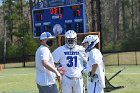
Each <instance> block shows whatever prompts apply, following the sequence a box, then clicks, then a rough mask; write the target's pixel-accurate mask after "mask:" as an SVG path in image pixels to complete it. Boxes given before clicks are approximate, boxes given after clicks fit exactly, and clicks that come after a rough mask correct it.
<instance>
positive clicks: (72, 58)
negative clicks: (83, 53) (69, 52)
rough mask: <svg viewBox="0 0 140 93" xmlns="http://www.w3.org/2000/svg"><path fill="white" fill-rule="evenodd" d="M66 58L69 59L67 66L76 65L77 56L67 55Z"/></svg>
mask: <svg viewBox="0 0 140 93" xmlns="http://www.w3.org/2000/svg"><path fill="white" fill-rule="evenodd" d="M67 60H68V61H69V63H68V64H67V66H68V67H72V66H75V67H77V56H67Z"/></svg>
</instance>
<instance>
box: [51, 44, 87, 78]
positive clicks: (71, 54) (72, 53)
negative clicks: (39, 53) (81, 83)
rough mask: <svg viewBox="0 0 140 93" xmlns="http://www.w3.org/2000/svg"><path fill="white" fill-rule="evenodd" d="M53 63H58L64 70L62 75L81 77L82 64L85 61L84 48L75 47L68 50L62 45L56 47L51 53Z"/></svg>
mask: <svg viewBox="0 0 140 93" xmlns="http://www.w3.org/2000/svg"><path fill="white" fill-rule="evenodd" d="M52 55H53V58H54V62H55V63H60V64H61V65H62V67H64V68H65V69H66V72H65V73H64V74H65V75H66V76H69V77H79V76H81V71H82V70H83V62H84V60H85V59H86V53H85V48H84V47H82V46H79V45H76V46H75V48H73V49H71V50H70V49H69V48H68V47H67V46H65V45H63V46H60V47H58V48H57V49H56V50H55V51H54V52H53V53H52Z"/></svg>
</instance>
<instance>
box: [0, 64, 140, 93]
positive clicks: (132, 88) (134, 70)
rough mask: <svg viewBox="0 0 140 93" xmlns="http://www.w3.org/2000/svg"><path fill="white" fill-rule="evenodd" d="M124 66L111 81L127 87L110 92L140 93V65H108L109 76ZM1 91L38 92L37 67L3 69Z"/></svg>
mask: <svg viewBox="0 0 140 93" xmlns="http://www.w3.org/2000/svg"><path fill="white" fill-rule="evenodd" d="M123 67H126V69H125V70H124V71H122V72H121V73H120V74H118V75H117V76H116V77H115V78H113V79H112V80H111V81H110V83H111V84H112V85H114V86H125V88H123V89H118V90H115V91H112V92H109V93H140V65H138V66H135V65H129V66H126V65H123V66H106V76H107V78H110V77H111V76H112V75H114V74H115V73H116V72H117V71H119V70H120V69H122V68H123ZM0 93H38V90H37V87H36V84H35V68H9V69H4V70H3V71H1V72H0Z"/></svg>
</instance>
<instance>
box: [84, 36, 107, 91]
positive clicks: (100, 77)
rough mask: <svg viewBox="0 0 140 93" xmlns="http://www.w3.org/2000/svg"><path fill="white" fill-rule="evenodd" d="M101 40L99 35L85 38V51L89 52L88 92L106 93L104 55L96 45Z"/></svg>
mask: <svg viewBox="0 0 140 93" xmlns="http://www.w3.org/2000/svg"><path fill="white" fill-rule="evenodd" d="M98 42H99V38H98V35H88V36H86V37H85V38H84V40H83V42H82V43H83V46H84V47H85V49H86V50H85V51H86V52H88V62H87V73H88V76H87V92H88V93H104V88H105V68H104V62H103V56H102V54H101V52H100V50H99V49H97V48H96V47H95V45H96V44H97V43H98Z"/></svg>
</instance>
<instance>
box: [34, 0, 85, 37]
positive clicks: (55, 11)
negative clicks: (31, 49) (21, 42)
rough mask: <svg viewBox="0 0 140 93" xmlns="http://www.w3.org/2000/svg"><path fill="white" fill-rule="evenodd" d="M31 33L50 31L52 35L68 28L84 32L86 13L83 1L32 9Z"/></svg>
mask: <svg viewBox="0 0 140 93" xmlns="http://www.w3.org/2000/svg"><path fill="white" fill-rule="evenodd" d="M32 15H33V17H32V18H33V35H34V38H37V37H39V36H40V34H41V33H42V32H50V33H51V34H52V35H53V36H57V35H62V34H65V32H66V31H68V30H74V31H75V32H77V33H85V32H86V13H85V6H84V4H83V3H80V4H73V5H65V6H57V7H49V8H41V9H33V10H32Z"/></svg>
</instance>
